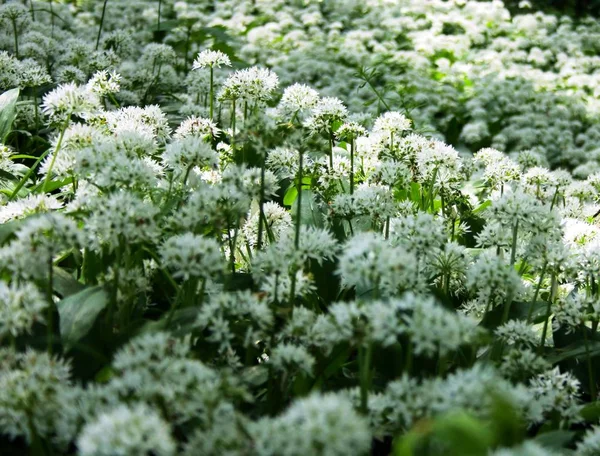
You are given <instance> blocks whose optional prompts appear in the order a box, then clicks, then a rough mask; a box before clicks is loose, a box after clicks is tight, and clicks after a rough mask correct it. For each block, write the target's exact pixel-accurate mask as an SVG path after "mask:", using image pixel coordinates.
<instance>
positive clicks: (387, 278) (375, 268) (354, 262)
mask: <svg viewBox="0 0 600 456" xmlns="http://www.w3.org/2000/svg"><path fill="white" fill-rule="evenodd" d="M338 273H339V274H340V276H341V278H342V283H343V284H344V285H345V286H346V287H357V288H358V290H357V292H359V293H364V292H367V291H371V292H373V293H375V295H377V294H378V293H381V294H382V295H393V294H394V293H397V292H398V291H399V290H401V289H411V288H412V287H414V286H416V285H417V283H418V282H417V278H418V266H417V260H416V258H415V256H414V255H412V254H410V253H409V252H407V251H405V250H404V249H403V248H402V247H399V246H397V247H394V246H392V245H391V244H390V243H389V242H388V241H386V240H385V239H384V238H383V237H382V236H380V235H376V234H375V233H361V234H358V235H356V236H354V237H351V238H350V239H348V241H347V242H346V245H345V247H344V251H343V253H342V254H341V255H340V261H339V270H338Z"/></svg>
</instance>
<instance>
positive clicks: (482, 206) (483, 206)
mask: <svg viewBox="0 0 600 456" xmlns="http://www.w3.org/2000/svg"><path fill="white" fill-rule="evenodd" d="M491 205H492V201H491V200H486V201H484V202H483V203H481V204H480V205H479V206H477V207H476V208H475V209H473V214H477V213H479V212H483V211H484V210H485V209H487V208H488V207H490V206H491Z"/></svg>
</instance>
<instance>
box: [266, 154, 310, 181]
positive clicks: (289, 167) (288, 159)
mask: <svg viewBox="0 0 600 456" xmlns="http://www.w3.org/2000/svg"><path fill="white" fill-rule="evenodd" d="M298 156H299V152H298V151H297V150H296V149H292V148H289V147H276V148H275V149H272V150H270V151H269V153H268V154H267V162H266V165H267V168H268V169H270V170H271V171H273V172H274V173H275V174H276V175H277V177H279V178H280V179H285V178H291V177H294V176H296V175H297V174H298ZM304 161H305V162H306V161H308V162H309V163H305V164H304V166H305V167H309V168H310V166H311V162H312V160H311V159H310V158H309V157H306V156H305V157H304Z"/></svg>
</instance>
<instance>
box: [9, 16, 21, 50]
mask: <svg viewBox="0 0 600 456" xmlns="http://www.w3.org/2000/svg"><path fill="white" fill-rule="evenodd" d="M11 22H12V26H13V35H14V38H15V57H16V58H17V59H18V58H19V35H18V34H17V20H16V19H15V18H13V19H12V20H11Z"/></svg>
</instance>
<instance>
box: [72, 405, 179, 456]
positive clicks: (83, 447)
mask: <svg viewBox="0 0 600 456" xmlns="http://www.w3.org/2000/svg"><path fill="white" fill-rule="evenodd" d="M77 447H78V448H79V454H80V455H81V456H114V455H115V454H123V455H125V454H139V455H146V454H155V455H157V456H170V455H174V454H175V449H176V445H175V442H174V441H173V437H172V436H171V432H170V427H169V425H168V424H167V423H166V422H165V421H164V420H163V419H162V418H161V416H160V415H159V414H158V413H157V412H155V411H154V410H152V409H151V408H149V407H148V406H146V405H144V404H138V405H136V406H134V407H128V406H126V405H120V406H118V407H116V408H115V409H113V410H110V411H108V412H104V413H100V414H99V415H98V416H97V417H96V418H95V419H94V420H93V421H91V422H89V423H87V424H86V425H85V426H84V427H83V429H82V430H81V434H80V435H79V438H78V439H77Z"/></svg>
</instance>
